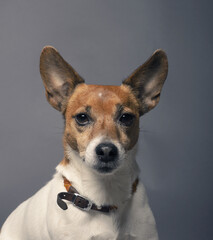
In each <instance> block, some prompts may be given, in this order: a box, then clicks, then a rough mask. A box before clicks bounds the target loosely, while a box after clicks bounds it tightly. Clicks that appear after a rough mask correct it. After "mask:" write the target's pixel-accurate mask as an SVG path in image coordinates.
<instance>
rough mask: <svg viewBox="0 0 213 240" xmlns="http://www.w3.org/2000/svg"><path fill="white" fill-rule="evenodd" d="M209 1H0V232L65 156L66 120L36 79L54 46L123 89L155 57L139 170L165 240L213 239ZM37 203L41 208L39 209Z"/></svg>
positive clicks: (94, 76)
mask: <svg viewBox="0 0 213 240" xmlns="http://www.w3.org/2000/svg"><path fill="white" fill-rule="evenodd" d="M212 7H213V4H212V1H210V0H209V1H205V0H203V1H196V0H179V1H171V0H149V1H148V0H147V1H145V0H141V1H139V0H135V1H130V0H129V1H124V0H116V1H113V0H108V1H106V0H105V1H102V0H96V1H95V0H88V1H86V0H85V1H81V0H78V1H77V0H76V1H71V0H70V1H64V0H61V1H58V0H48V1H46V0H36V1H31V0H7V1H6V0H1V1H0V203H1V204H0V225H1V224H2V223H3V222H4V220H5V219H6V217H7V216H8V215H9V213H10V212H11V211H12V210H14V208H15V207H16V206H17V205H18V204H20V203H21V202H22V201H23V200H25V199H26V198H28V197H30V196H31V195H32V194H33V193H35V192H36V191H37V190H38V189H39V188H40V187H42V186H43V185H44V184H45V183H46V182H47V181H48V180H49V179H50V178H51V176H52V175H53V174H54V168H55V166H56V165H57V163H59V161H60V160H61V159H62V157H63V151H62V141H61V138H62V131H63V121H62V118H61V116H60V113H58V112H57V111H56V110H54V109H52V108H51V106H50V105H49V104H48V103H47V101H46V99H45V95H44V88H43V85H42V81H41V79H40V75H39V55H40V52H41V49H42V47H43V46H44V45H53V46H55V47H56V48H57V49H58V50H59V51H60V53H61V54H62V55H63V57H64V58H65V59H66V60H67V61H68V62H70V63H71V65H72V66H73V67H74V68H75V69H76V70H77V71H78V72H79V73H80V74H81V75H82V76H83V77H84V78H85V79H86V81H87V83H89V84H114V85H119V84H120V83H121V80H123V79H124V78H125V77H126V76H127V75H129V74H130V73H131V72H132V71H133V70H134V69H135V68H136V67H137V66H138V65H140V64H141V63H143V62H144V61H145V60H146V59H147V58H148V57H149V56H150V55H151V54H152V52H153V51H154V50H155V49H157V48H163V49H164V50H165V51H166V52H167V54H168V58H169V75H168V79H167V81H166V83H165V86H164V89H163V92H162V97H161V101H160V104H159V105H158V106H157V108H156V109H154V110H153V111H151V112H150V113H148V114H147V115H145V116H144V117H143V118H142V119H141V134H140V140H139V146H140V147H139V152H138V158H137V159H138V162H139V164H140V166H141V170H142V171H141V178H142V179H143V181H144V184H145V186H146V188H147V191H148V195H149V199H150V204H151V207H152V209H153V212H154V215H155V217H156V221H157V225H158V230H159V235H160V239H161V240H180V239H181V240H186V239H187V240H192V239H193V240H200V239H203V240H210V239H213V237H212V236H213V228H212V224H213V221H212V218H213V216H212V215H213V207H212V203H213V193H212V183H213V172H212V170H213V163H212V122H213V114H212V109H213V108H212V88H213V83H212V81H213V79H212V78H213V64H212V52H213V51H212V50H213V48H212V45H213V32H212V23H213V17H212ZM41 204H42V203H41Z"/></svg>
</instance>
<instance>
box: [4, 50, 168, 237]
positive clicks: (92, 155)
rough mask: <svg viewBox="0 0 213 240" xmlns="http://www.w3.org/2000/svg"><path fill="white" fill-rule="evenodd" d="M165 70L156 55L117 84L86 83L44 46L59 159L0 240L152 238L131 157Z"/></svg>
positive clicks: (152, 227)
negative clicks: (60, 127)
mask: <svg viewBox="0 0 213 240" xmlns="http://www.w3.org/2000/svg"><path fill="white" fill-rule="evenodd" d="M167 72H168V60H167V56H166V54H165V52H164V51H163V50H161V49H159V50H156V51H155V52H154V53H153V55H152V56H151V57H150V58H149V59H148V60H147V61H146V62H145V63H144V64H143V65H141V66H139V67H138V68H137V69H136V70H135V71H134V72H133V73H132V74H131V75H130V76H129V77H128V78H127V79H126V80H124V81H123V82H122V84H121V85H120V86H108V85H107V86H102V85H87V84H85V83H84V80H83V78H82V77H81V76H80V75H79V74H78V73H77V72H76V71H75V70H74V69H73V68H72V67H71V66H70V65H69V64H68V63H67V62H66V61H65V60H64V59H63V58H62V56H61V55H60V54H59V52H58V51H57V50H56V49H55V48H53V47H51V46H46V47H44V49H43V50H42V53H41V57H40V73H41V78H42V80H43V83H44V87H45V93H46V98H47V100H48V102H49V103H50V104H51V105H52V107H54V108H55V109H57V110H58V111H60V112H61V113H62V115H63V117H64V120H65V126H64V134H63V146H64V158H63V160H62V161H61V162H60V163H59V165H58V166H57V167H56V173H55V175H54V176H53V178H52V180H51V181H49V182H48V183H47V184H46V185H45V186H44V187H43V188H41V189H40V190H39V191H38V192H37V193H36V194H35V195H34V196H32V197H31V198H29V199H28V200H26V201H25V202H23V203H22V204H21V205H19V206H18V207H17V208H16V209H15V210H14V212H12V213H11V215H10V216H9V217H8V219H7V220H6V222H5V223H4V225H3V227H2V231H1V234H0V240H79V239H80V240H88V239H89V240H95V239H96V240H115V239H116V240H117V239H120V240H125V239H126V240H127V239H138V240H157V239H158V233H157V230H156V223H155V220H154V217H153V214H152V211H151V209H150V207H149V203H148V199H147V195H146V192H145V189H144V186H143V184H142V183H141V181H140V179H139V167H138V164H137V162H136V160H135V152H136V145H137V141H138V136H139V118H140V117H141V116H142V115H144V114H145V113H147V112H148V111H150V110H151V109H152V108H154V107H155V106H156V105H157V104H158V102H159V99H160V93H161V90H162V87H163V84H164V82H165V79H166V77H167Z"/></svg>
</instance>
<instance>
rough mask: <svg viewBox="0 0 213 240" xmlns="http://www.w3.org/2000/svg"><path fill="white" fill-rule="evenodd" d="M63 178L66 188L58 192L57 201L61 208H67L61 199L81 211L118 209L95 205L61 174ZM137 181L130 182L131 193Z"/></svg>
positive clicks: (135, 187) (110, 206)
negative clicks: (64, 190)
mask: <svg viewBox="0 0 213 240" xmlns="http://www.w3.org/2000/svg"><path fill="white" fill-rule="evenodd" d="M63 179H64V187H65V188H66V190H67V192H61V193H59V194H58V197H57V203H58V206H59V207H60V208H61V209H63V210H66V209H67V204H66V203H65V202H64V201H63V200H62V199H64V200H67V201H69V202H71V203H72V204H73V205H74V206H75V207H77V208H79V209H81V210H83V211H90V210H94V211H99V212H104V213H109V212H111V211H112V210H117V209H118V207H117V206H115V205H101V206H97V205H96V204H95V203H93V202H92V201H90V200H89V199H88V198H86V197H83V196H82V195H80V194H79V192H78V191H77V190H76V189H75V188H74V187H73V186H72V184H71V182H70V181H69V180H67V179H66V178H65V177H64V176H63ZM138 181H139V180H138V178H136V179H135V181H134V182H133V184H132V191H131V193H132V195H133V194H134V193H135V192H136V190H137V185H138Z"/></svg>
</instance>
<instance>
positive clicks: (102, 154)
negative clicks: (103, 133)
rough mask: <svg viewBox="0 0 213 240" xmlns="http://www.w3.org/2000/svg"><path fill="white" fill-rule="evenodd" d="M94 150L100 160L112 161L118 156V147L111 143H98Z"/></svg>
mask: <svg viewBox="0 0 213 240" xmlns="http://www.w3.org/2000/svg"><path fill="white" fill-rule="evenodd" d="M95 151H96V154H97V156H98V159H99V160H100V161H101V162H105V163H106V162H110V161H114V160H116V158H117V157H118V149H117V147H116V146H115V145H114V144H112V143H100V144H99V145H98V146H97V147H96V149H95Z"/></svg>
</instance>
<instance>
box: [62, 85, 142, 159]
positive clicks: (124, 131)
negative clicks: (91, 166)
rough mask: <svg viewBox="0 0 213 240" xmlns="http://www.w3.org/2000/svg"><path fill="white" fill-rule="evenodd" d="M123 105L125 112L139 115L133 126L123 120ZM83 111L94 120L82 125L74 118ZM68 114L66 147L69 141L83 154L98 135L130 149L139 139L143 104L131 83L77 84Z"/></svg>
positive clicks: (65, 133) (72, 146) (65, 135)
mask: <svg viewBox="0 0 213 240" xmlns="http://www.w3.org/2000/svg"><path fill="white" fill-rule="evenodd" d="M119 106H121V107H122V109H123V110H122V112H121V114H123V113H126V112H128V113H132V114H134V115H135V118H134V121H133V124H132V125H131V126H130V127H125V126H122V125H120V124H119V122H118V119H119V117H120V115H118V113H119V109H118V107H119ZM88 109H89V110H88ZM79 113H87V114H88V115H89V117H90V118H91V123H90V124H89V125H86V126H79V125H78V124H77V123H76V120H75V118H74V116H76V114H79ZM65 118H66V125H65V132H64V145H65V146H64V147H66V144H69V145H70V146H71V148H72V149H74V150H76V151H78V152H79V153H80V155H81V156H82V155H84V153H85V150H86V148H87V146H88V144H89V142H90V141H91V140H92V139H94V138H95V137H97V136H105V137H106V138H109V139H112V140H115V141H118V142H119V143H120V144H121V145H122V146H123V148H124V149H125V150H126V151H128V150H130V149H131V148H132V147H133V146H134V145H135V144H136V142H137V140H138V134H139V105H138V102H137V100H136V99H135V97H134V95H133V94H132V92H131V90H130V88H129V87H128V86H124V85H121V86H99V85H86V84H81V85H79V86H77V87H76V89H75V91H74V93H73V94H72V95H71V97H70V99H69V101H68V105H67V109H66V115H65Z"/></svg>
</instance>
